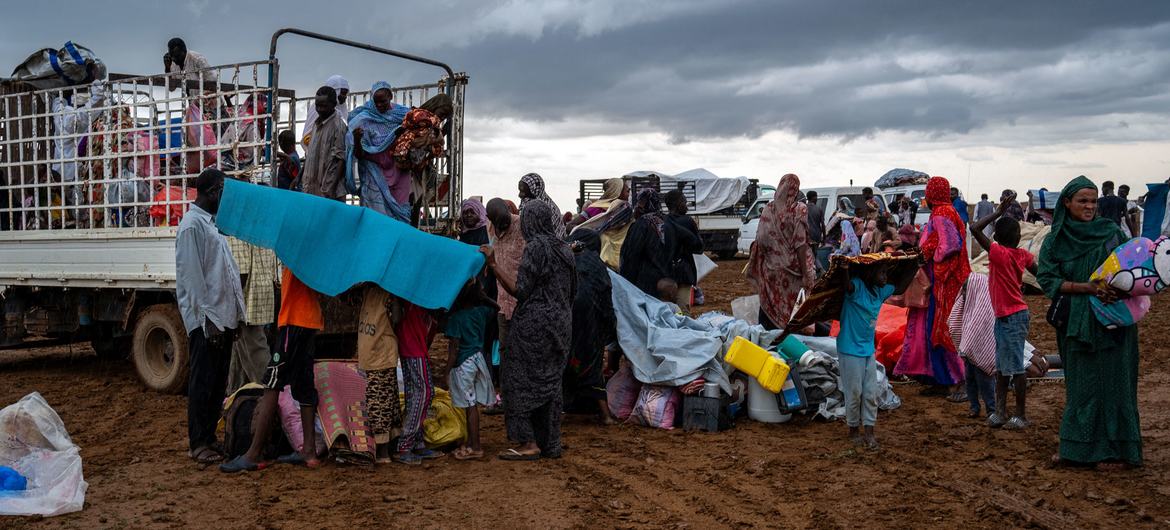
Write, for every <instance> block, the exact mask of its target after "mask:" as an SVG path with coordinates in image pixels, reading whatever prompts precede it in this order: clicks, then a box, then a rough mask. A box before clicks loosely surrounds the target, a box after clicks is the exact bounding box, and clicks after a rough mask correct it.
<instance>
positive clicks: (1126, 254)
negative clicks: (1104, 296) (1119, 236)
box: [1089, 236, 1170, 329]
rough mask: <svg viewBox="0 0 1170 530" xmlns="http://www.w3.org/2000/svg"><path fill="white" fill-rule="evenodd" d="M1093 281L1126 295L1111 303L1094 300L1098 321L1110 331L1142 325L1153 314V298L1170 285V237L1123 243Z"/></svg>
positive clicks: (1097, 271)
mask: <svg viewBox="0 0 1170 530" xmlns="http://www.w3.org/2000/svg"><path fill="white" fill-rule="evenodd" d="M1089 281H1090V282H1094V283H1095V282H1101V283H1107V284H1109V285H1111V286H1113V287H1114V288H1116V289H1118V290H1120V291H1122V292H1123V293H1125V295H1126V298H1124V299H1122V300H1118V301H1116V302H1113V303H1111V304H1106V303H1104V302H1102V301H1101V300H1100V299H1099V298H1097V297H1091V298H1090V299H1089V301H1090V303H1091V304H1092V306H1093V315H1094V316H1096V317H1097V321H1098V322H1100V323H1101V324H1102V325H1104V326H1105V327H1106V328H1109V329H1116V328H1119V327H1127V326H1132V325H1134V324H1136V323H1138V322H1139V321H1140V320H1141V319H1142V318H1144V317H1145V316H1146V313H1148V312H1149V311H1150V296H1151V295H1154V294H1157V293H1159V292H1162V290H1164V289H1165V288H1166V285H1167V284H1170V238H1168V237H1166V236H1162V237H1159V238H1158V239H1157V240H1150V239H1147V238H1144V237H1135V238H1133V239H1131V240H1129V241H1126V242H1125V243H1122V244H1121V245H1119V246H1118V247H1117V248H1115V249H1113V252H1111V253H1110V254H1109V257H1108V258H1106V259H1105V263H1102V264H1101V266H1100V267H1098V268H1097V270H1096V271H1094V272H1093V274H1092V275H1090V276H1089Z"/></svg>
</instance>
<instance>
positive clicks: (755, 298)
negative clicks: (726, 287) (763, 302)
mask: <svg viewBox="0 0 1170 530" xmlns="http://www.w3.org/2000/svg"><path fill="white" fill-rule="evenodd" d="M731 316H733V317H735V318H737V319H739V320H742V321H744V322H747V323H748V324H749V325H752V326H754V325H756V324H759V323H760V295H758V294H753V295H751V296H744V297H740V298H736V299H735V300H732V301H731Z"/></svg>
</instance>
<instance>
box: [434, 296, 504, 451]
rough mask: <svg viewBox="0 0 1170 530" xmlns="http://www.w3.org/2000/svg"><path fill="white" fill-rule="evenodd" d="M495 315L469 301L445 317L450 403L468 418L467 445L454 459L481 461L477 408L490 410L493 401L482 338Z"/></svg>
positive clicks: (490, 308)
mask: <svg viewBox="0 0 1170 530" xmlns="http://www.w3.org/2000/svg"><path fill="white" fill-rule="evenodd" d="M495 314H496V310H495V308H493V307H489V306H487V305H483V304H482V303H480V302H479V301H478V300H469V301H466V302H463V303H461V304H460V306H459V307H458V309H456V310H455V311H453V312H452V313H451V315H450V316H449V317H447V325H446V327H445V328H444V329H443V333H444V334H445V335H447V341H448V343H449V344H450V350H449V354H448V357H447V366H448V368H449V370H450V372H449V373H448V375H447V387H448V388H450V389H451V402H452V404H454V405H455V406H456V407H459V408H461V409H463V413H464V414H466V415H467V443H465V444H464V445H463V446H462V447H460V448H458V449H456V450H455V452H454V453H452V454H453V456H454V457H455V459H456V460H479V459H481V458H483V448H482V447H480V445H479V405H484V406H488V407H490V406H492V405H494V404H495V402H496V399H495V398H496V392H495V389H494V387H493V386H492V375H491V372H489V371H488V365H487V360H485V359H484V356H483V335H484V331H485V328H486V326H487V323H488V319H489V318H492V317H494V316H495Z"/></svg>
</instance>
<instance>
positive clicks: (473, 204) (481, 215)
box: [459, 199, 488, 232]
mask: <svg viewBox="0 0 1170 530" xmlns="http://www.w3.org/2000/svg"><path fill="white" fill-rule="evenodd" d="M468 211H471V212H474V213H475V224H474V225H472V226H463V227H461V229H462V230H461V231H462V232H470V231H472V230H475V229H477V228H483V227H485V226H487V224H488V217H487V208H485V207H484V206H483V203H482V202H479V201H477V200H475V199H466V200H464V201H463V203H462V204H460V206H459V214H460V215H461V216H462V215H463V214H465V213H467V212H468Z"/></svg>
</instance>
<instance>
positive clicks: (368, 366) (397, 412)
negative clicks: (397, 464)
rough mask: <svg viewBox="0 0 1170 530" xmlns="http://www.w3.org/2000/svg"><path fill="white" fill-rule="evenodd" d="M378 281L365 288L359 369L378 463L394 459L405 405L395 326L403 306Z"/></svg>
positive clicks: (359, 328) (361, 319)
mask: <svg viewBox="0 0 1170 530" xmlns="http://www.w3.org/2000/svg"><path fill="white" fill-rule="evenodd" d="M397 300H398V299H397V298H395V297H394V296H393V295H391V294H390V293H388V292H386V291H385V290H384V289H382V288H381V287H379V286H377V285H376V284H369V285H367V286H366V288H365V293H364V296H363V300H362V309H361V313H360V314H359V319H358V333H357V336H358V337H357V358H358V368H361V369H362V371H364V372H365V373H366V408H367V410H368V411H369V427H370V433H371V434H373V435H374V444H375V453H374V458H375V462H377V463H379V464H388V463H390V461H391V458H390V455H391V453H392V452H393V451H392V450H391V445H390V440H392V439H394V438H397V437H398V436H399V435H400V434H401V433H402V407H401V406H400V405H399V404H398V376H397V374H396V373H395V371H396V370H395V369H396V368H397V367H398V337H396V336H395V335H394V326H396V325H398V324H399V323H400V322H401V320H402V310H401V308H402V306H401V304H399V303H398V302H397Z"/></svg>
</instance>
